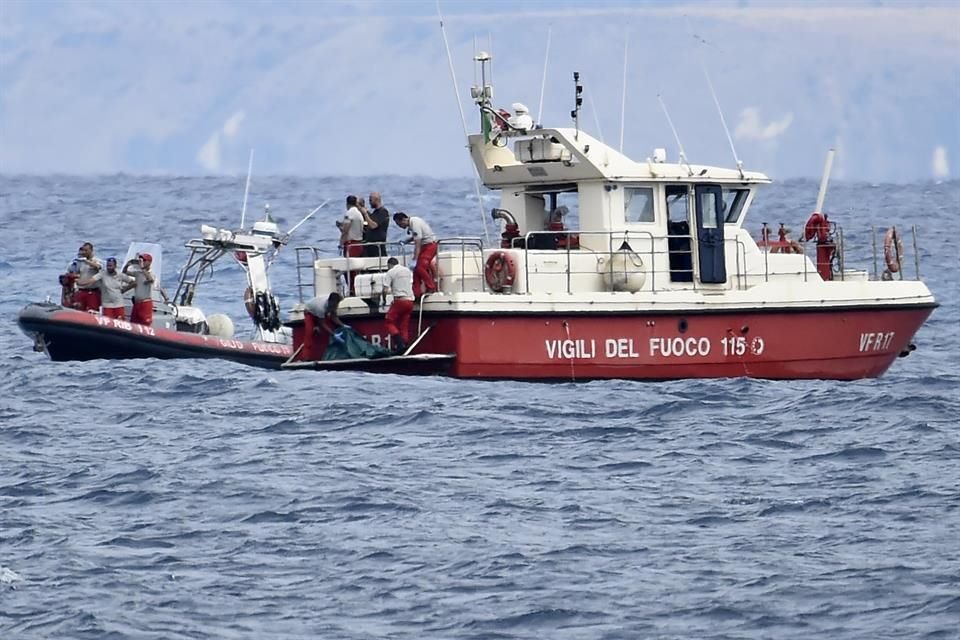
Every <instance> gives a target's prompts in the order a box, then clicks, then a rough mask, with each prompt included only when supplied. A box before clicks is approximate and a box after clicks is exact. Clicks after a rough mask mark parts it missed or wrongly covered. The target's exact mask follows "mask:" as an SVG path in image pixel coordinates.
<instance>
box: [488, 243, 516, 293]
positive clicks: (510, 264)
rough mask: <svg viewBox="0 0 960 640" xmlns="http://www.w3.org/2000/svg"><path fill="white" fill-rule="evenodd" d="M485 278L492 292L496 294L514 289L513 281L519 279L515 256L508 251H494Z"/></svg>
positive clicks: (489, 258) (489, 259)
mask: <svg viewBox="0 0 960 640" xmlns="http://www.w3.org/2000/svg"><path fill="white" fill-rule="evenodd" d="M483 276H484V278H485V279H486V281H487V286H489V287H490V290H491V291H495V292H496V293H502V292H503V291H505V290H506V289H508V288H511V287H513V281H514V280H516V278H517V265H516V263H515V262H514V261H513V256H512V255H510V254H509V253H507V252H506V251H494V252H493V253H491V254H490V256H489V257H488V258H487V264H486V267H485V268H484V270H483Z"/></svg>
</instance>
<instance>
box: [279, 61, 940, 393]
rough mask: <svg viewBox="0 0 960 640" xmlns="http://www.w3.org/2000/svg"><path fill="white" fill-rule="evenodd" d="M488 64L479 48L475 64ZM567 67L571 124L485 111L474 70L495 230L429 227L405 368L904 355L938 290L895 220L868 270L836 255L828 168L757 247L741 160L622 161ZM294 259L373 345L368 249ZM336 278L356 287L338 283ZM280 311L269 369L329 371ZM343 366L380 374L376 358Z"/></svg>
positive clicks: (492, 370) (851, 360)
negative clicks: (434, 283) (284, 355)
mask: <svg viewBox="0 0 960 640" xmlns="http://www.w3.org/2000/svg"><path fill="white" fill-rule="evenodd" d="M488 59H489V58H488V57H487V56H485V55H483V54H481V55H480V56H478V61H479V62H480V64H481V65H484V64H485V63H486V62H487V60H488ZM481 77H484V78H485V77H486V73H485V69H483V74H482V76H481ZM574 78H575V83H576V89H575V91H576V93H575V96H576V108H575V109H574V112H573V113H572V115H573V117H574V122H575V126H574V127H572V128H557V129H545V128H540V127H539V126H534V125H533V124H532V123H531V122H529V118H528V117H527V118H526V119H525V118H523V117H522V116H523V115H524V114H523V113H521V114H519V115H518V116H514V117H508V116H511V114H509V113H506V114H504V113H503V112H502V111H499V112H498V111H495V110H494V109H493V106H492V104H491V101H490V96H491V95H492V91H491V90H490V88H489V87H488V86H487V85H486V83H485V82H484V83H483V84H482V85H481V86H480V87H475V88H474V90H473V97H474V99H475V101H476V104H477V107H478V109H479V111H480V117H481V133H477V134H474V135H470V136H469V149H470V153H471V156H472V159H473V161H474V163H475V165H476V168H477V171H478V174H479V176H480V179H481V180H482V182H483V183H484V184H485V185H486V186H487V187H488V188H490V189H494V190H499V191H500V193H501V201H500V206H499V207H498V208H496V209H494V210H493V217H494V218H495V219H497V220H500V221H502V223H503V230H502V235H501V243H500V246H498V247H485V246H483V243H482V242H481V241H480V240H479V239H476V238H445V239H441V241H440V247H439V252H438V258H437V265H436V266H437V269H438V272H439V288H440V290H439V292H438V293H436V294H431V295H428V296H425V297H424V298H423V299H422V300H421V301H420V303H419V305H418V306H417V307H416V308H415V311H414V319H413V325H414V329H415V332H416V333H417V334H419V335H420V337H421V339H420V341H419V343H418V344H417V345H416V348H415V349H413V350H412V355H416V354H420V355H425V354H427V355H430V354H432V355H436V358H435V359H430V358H428V359H426V360H424V361H423V363H421V364H423V365H424V366H422V367H420V368H418V369H417V370H415V371H410V372H411V373H440V374H445V375H451V376H454V377H460V378H493V379H497V378H501V379H502V378H506V379H531V380H588V379H598V378H627V379H642V380H666V379H677V378H712V377H736V376H747V377H754V378H775V379H800V378H824V379H842V380H853V379H858V378H869V377H876V376H880V375H881V374H883V373H884V372H885V371H886V370H887V369H888V368H889V367H890V366H891V364H893V362H894V361H895V360H896V359H897V357H898V356H900V355H905V354H907V353H909V352H910V351H911V350H913V348H914V347H913V344H912V340H913V337H914V334H915V333H916V332H917V330H918V329H919V328H920V327H921V326H922V325H923V323H924V321H925V320H926V319H927V317H928V316H929V315H930V314H931V312H932V311H933V310H934V309H935V308H936V307H937V303H936V301H935V300H934V297H933V295H932V294H931V292H930V291H929V289H928V288H927V287H926V286H925V285H924V283H923V282H921V281H919V280H918V279H908V278H907V277H906V275H905V274H904V262H905V261H904V258H905V254H904V247H903V244H904V243H903V242H902V240H901V238H900V235H901V234H900V233H899V232H897V230H896V229H895V228H891V230H890V231H888V232H887V235H886V243H885V246H884V259H885V262H886V266H887V269H886V271H885V272H884V274H883V276H882V277H881V275H880V274H877V273H874V274H872V275H871V274H870V273H869V272H868V271H866V270H859V269H854V268H850V267H849V266H848V265H847V264H845V262H844V246H843V232H842V230H841V229H840V227H838V226H837V225H836V224H835V223H834V222H833V221H831V220H829V219H828V218H827V216H826V215H825V214H822V213H821V210H822V202H823V197H824V193H825V187H826V182H827V177H828V175H829V169H828V170H827V171H826V172H825V174H824V181H823V183H822V185H821V191H820V195H819V198H818V204H817V207H816V211H817V213H815V214H813V215H812V216H811V218H810V220H809V221H808V223H807V225H806V227H805V230H804V232H805V233H804V241H803V242H801V243H797V242H790V241H789V240H787V239H786V238H785V237H781V239H780V240H777V241H771V240H770V237H769V234H768V233H766V232H765V233H764V234H763V237H762V240H761V241H760V242H758V241H756V240H755V239H754V238H753V237H751V235H750V234H749V233H748V231H747V229H746V227H745V220H746V217H747V215H748V213H749V211H750V207H751V204H752V203H753V201H754V198H756V197H759V192H760V190H761V189H762V188H763V187H764V185H766V184H768V183H769V182H770V180H769V178H768V177H767V176H765V175H764V174H762V173H757V172H752V171H744V170H743V169H742V166H741V164H740V163H738V164H737V166H736V167H735V168H732V169H730V168H720V167H714V166H703V165H694V164H690V163H688V162H687V161H686V159H685V158H684V157H683V155H682V154H681V158H680V161H679V162H667V161H666V157H665V156H666V154H665V153H664V151H663V150H662V149H658V150H656V151H655V152H654V154H653V156H652V157H651V158H647V159H645V160H643V161H634V160H631V159H630V158H628V157H626V156H625V155H623V154H622V153H620V152H618V151H617V150H616V149H613V148H611V147H610V146H608V145H606V144H604V143H603V142H601V141H600V140H597V139H595V138H593V137H591V136H589V135H587V134H586V133H584V132H583V131H581V130H579V126H578V116H579V106H580V103H581V97H580V96H581V92H582V88H581V86H580V85H579V81H578V76H577V75H576V74H575V75H574ZM524 111H525V110H524ZM828 165H829V163H828ZM567 212H572V213H570V214H569V215H568V216H566V217H567V219H565V215H566V214H567ZM574 213H575V214H576V215H574ZM425 217H426V218H428V219H429V217H430V216H429V213H426V212H425ZM574 217H576V218H577V224H576V226H575V227H574V226H573V225H569V224H568V223H569V222H570V220H572V219H573V218H574ZM909 245H910V243H908V246H909ZM913 246H914V247H915V238H914V243H913ZM914 253H915V251H914ZM808 254H810V255H808ZM914 259H915V256H914ZM298 263H300V268H301V269H302V270H307V271H310V272H312V275H313V278H312V283H310V284H312V289H313V290H312V293H313V295H315V296H317V297H319V298H325V297H326V296H327V295H328V294H329V293H330V292H331V291H335V290H337V289H338V287H339V288H340V290H341V292H342V293H343V294H344V295H345V296H346V297H345V299H344V301H343V302H342V303H341V304H340V316H341V318H343V319H344V321H345V322H348V323H349V324H350V325H351V326H352V327H353V328H354V329H356V330H357V331H359V332H360V333H361V334H363V335H364V336H366V337H367V338H368V339H370V340H371V341H373V342H375V343H384V342H385V341H387V336H386V331H385V329H384V311H385V307H383V306H381V305H378V303H377V301H376V300H375V297H374V296H373V295H370V291H371V283H375V282H376V278H377V275H378V273H379V272H381V271H383V270H384V269H385V265H384V264H383V262H382V260H381V259H377V258H342V257H341V258H322V257H318V255H317V252H316V251H315V250H313V249H309V248H302V249H299V250H298ZM917 271H918V270H917ZM351 273H353V274H354V275H355V277H356V289H357V291H358V292H359V293H360V295H359V296H358V295H349V292H346V291H344V290H343V289H344V286H345V284H344V283H345V282H348V281H349V275H351ZM373 289H376V286H374V287H373ZM364 296H367V297H364ZM304 297H306V296H304V295H303V292H302V295H301V301H303V298H304ZM289 324H290V325H291V326H292V327H293V331H294V348H295V352H296V356H295V358H294V360H293V361H292V362H290V363H288V364H286V365H284V366H285V367H288V368H306V369H325V368H330V367H331V366H332V365H331V363H330V362H325V361H323V360H322V357H323V352H324V348H325V344H324V342H325V341H324V340H322V339H320V338H318V337H314V334H313V332H312V331H311V329H312V327H313V325H314V322H313V318H312V316H309V314H307V313H306V312H305V310H304V306H303V305H298V307H297V309H295V312H294V314H293V316H292V317H291V321H290V322H289ZM431 362H433V363H435V364H436V365H437V366H436V367H431V366H429V364H430V363H431ZM357 367H358V368H362V369H364V370H368V371H377V370H381V369H379V368H378V365H377V364H376V361H370V362H366V363H361V362H358V363H357ZM338 368H347V367H344V366H343V365H340V366H338ZM382 370H386V369H382Z"/></svg>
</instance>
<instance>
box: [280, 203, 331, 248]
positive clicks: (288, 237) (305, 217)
mask: <svg viewBox="0 0 960 640" xmlns="http://www.w3.org/2000/svg"><path fill="white" fill-rule="evenodd" d="M328 202H330V198H327V199H326V200H324V201H323V202H321V203H320V206H319V207H317V208H316V209H314V210H313V211H311V212H310V213H308V214H307V215H306V216H304V218H303V220H301V221H300V222H298V223H297V224H295V225H293V227H291V228H290V231H287V233H286V234H285V236H284V237H285V238H286V239H287V240H289V239H290V236H292V235H293V232H294V231H296V230H297V229H299V228H300V225H302V224H303V223H304V222H306V221H307V220H309V219H310V218H312V217H313V215H314V214H315V213H316V212H317V211H320V209H323V208H324V207H325V206H327V203H328Z"/></svg>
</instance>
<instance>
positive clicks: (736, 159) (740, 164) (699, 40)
mask: <svg viewBox="0 0 960 640" xmlns="http://www.w3.org/2000/svg"><path fill="white" fill-rule="evenodd" d="M685 17H686V16H685ZM686 18H687V30H688V31H689V32H690V37H691V38H693V39H694V40H695V41H696V42H697V44H696V45H694V46H697V47H699V46H700V45H704V46H706V45H709V44H710V43H709V42H707V41H706V40H704V39H703V38H701V37H700V36H698V35H697V34H695V33H694V32H693V27H692V26H691V25H690V18H689V17H686ZM700 68H701V69H703V77H704V78H706V79H707V86H708V87H710V95H711V96H713V104H714V105H716V107H717V113H718V114H720V124H721V125H722V126H723V132H724V133H725V134H727V142H729V143H730V151H732V152H733V161H734V162H736V163H737V171H739V172H740V177H741V178H744V174H743V161H742V160H741V159H740V158H739V157H738V156H737V148H736V147H735V146H733V136H731V135H730V129H729V127H727V120H726V118H724V117H723V109H721V108H720V100H719V99H718V98H717V92H716V91H715V90H714V88H713V81H712V80H710V74H709V73H708V72H707V64H706V63H705V62H704V61H703V56H700Z"/></svg>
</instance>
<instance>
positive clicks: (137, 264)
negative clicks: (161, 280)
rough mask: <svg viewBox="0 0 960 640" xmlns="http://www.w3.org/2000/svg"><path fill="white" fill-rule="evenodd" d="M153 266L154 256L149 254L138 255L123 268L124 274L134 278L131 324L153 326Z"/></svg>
mask: <svg viewBox="0 0 960 640" xmlns="http://www.w3.org/2000/svg"><path fill="white" fill-rule="evenodd" d="M152 265H153V256H151V255H150V254H149V253H138V254H137V257H136V258H134V259H132V260H129V261H127V264H125V265H124V266H123V272H124V273H125V274H127V275H130V276H133V278H134V285H133V310H132V311H131V312H130V322H136V323H137V324H144V325H147V326H150V325H152V324H153V283H154V281H155V280H156V278H155V277H154V275H153V271H151V270H150V267H151V266H152Z"/></svg>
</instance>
